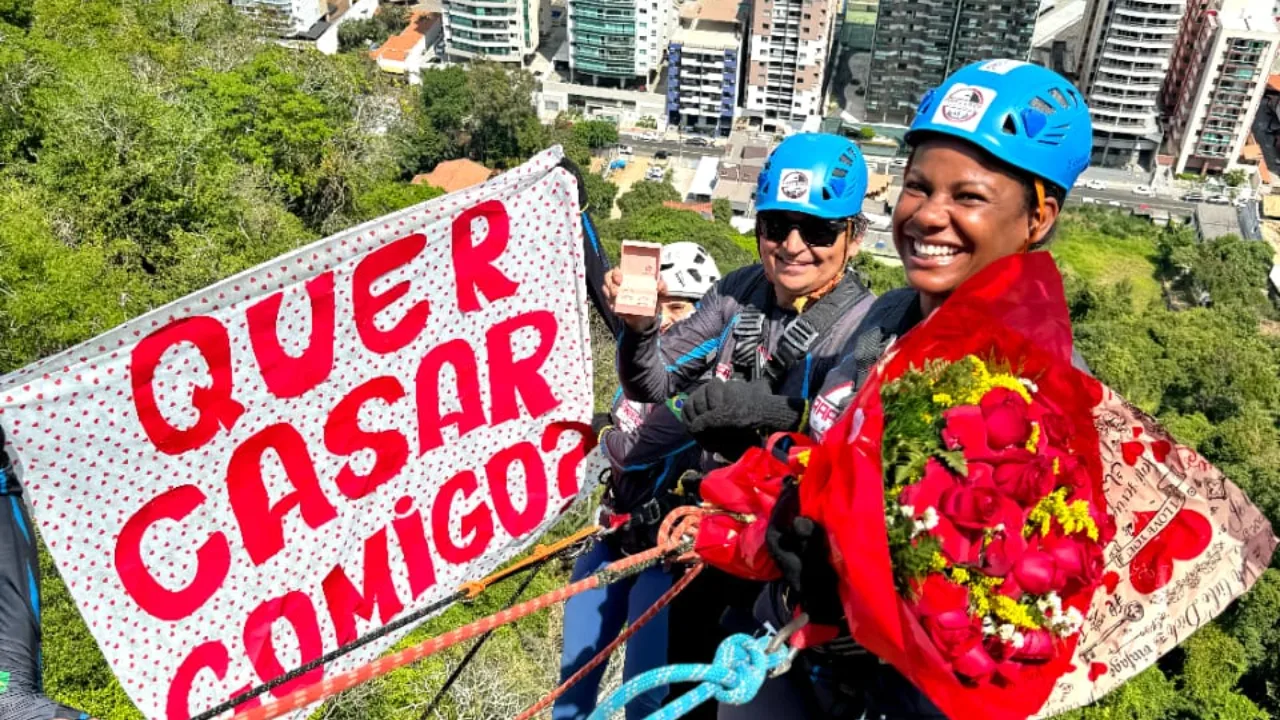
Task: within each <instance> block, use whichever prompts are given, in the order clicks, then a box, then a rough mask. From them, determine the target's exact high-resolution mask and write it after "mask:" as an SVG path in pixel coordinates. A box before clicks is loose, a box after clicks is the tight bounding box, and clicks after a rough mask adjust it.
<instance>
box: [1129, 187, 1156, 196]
mask: <svg viewBox="0 0 1280 720" xmlns="http://www.w3.org/2000/svg"><path fill="white" fill-rule="evenodd" d="M1133 194H1134V195H1141V196H1143V197H1151V196H1152V195H1155V194H1156V193H1155V191H1154V190H1152V189H1151V186H1150V185H1138V186H1135V187H1134V188H1133Z"/></svg>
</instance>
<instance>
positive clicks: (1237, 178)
mask: <svg viewBox="0 0 1280 720" xmlns="http://www.w3.org/2000/svg"><path fill="white" fill-rule="evenodd" d="M1222 179H1223V180H1224V181H1225V182H1226V183H1227V185H1230V186H1231V187H1240V186H1241V185H1243V184H1245V182H1246V181H1247V180H1248V179H1249V177H1248V176H1247V175H1245V174H1244V170H1241V169H1240V168H1236V169H1235V170H1228V171H1227V172H1225V173H1223V174H1222Z"/></svg>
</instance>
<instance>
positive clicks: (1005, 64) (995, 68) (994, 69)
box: [978, 60, 1030, 75]
mask: <svg viewBox="0 0 1280 720" xmlns="http://www.w3.org/2000/svg"><path fill="white" fill-rule="evenodd" d="M1023 65H1030V63H1026V62H1023V61H1021V60H988V61H987V62H985V63H983V64H982V67H980V68H978V69H979V70H985V71H987V72H989V73H996V74H997V75H1004V74H1005V73H1007V72H1009V71H1010V70H1013V69H1014V68H1020V67H1022V66H1023Z"/></svg>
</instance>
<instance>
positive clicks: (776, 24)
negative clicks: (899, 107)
mask: <svg viewBox="0 0 1280 720" xmlns="http://www.w3.org/2000/svg"><path fill="white" fill-rule="evenodd" d="M840 9H841V7H840V3H839V2H837V1H836V0H756V1H755V2H754V4H753V6H752V8H751V23H750V32H749V36H748V39H747V51H748V58H749V59H748V63H747V67H746V75H745V77H744V79H743V83H744V85H745V86H746V92H745V100H744V103H743V115H745V116H746V117H747V118H748V120H749V123H750V125H751V126H752V127H756V128H761V129H763V130H766V131H769V132H780V131H782V130H783V128H791V129H796V130H798V129H800V128H801V127H803V126H804V125H805V123H806V121H808V119H809V118H811V117H821V116H822V114H823V111H824V109H825V108H823V106H822V105H823V90H824V87H825V83H826V81H827V79H828V75H829V73H828V68H827V66H828V64H829V60H830V58H831V55H832V52H831V47H832V43H833V41H834V39H835V26H836V15H837V13H839V12H840Z"/></svg>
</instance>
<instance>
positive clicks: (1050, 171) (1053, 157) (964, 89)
mask: <svg viewBox="0 0 1280 720" xmlns="http://www.w3.org/2000/svg"><path fill="white" fill-rule="evenodd" d="M922 132H932V133H942V134H945V135H953V136H955V137H958V138H962V139H964V140H968V141H969V142H971V143H973V144H974V145H977V146H978V147H980V148H982V149H983V150H986V151H987V152H988V153H990V154H992V155H994V156H995V157H996V158H997V159H999V160H1002V161H1003V162H1006V163H1008V164H1009V165H1012V166H1014V167H1016V168H1020V169H1022V170H1025V171H1027V172H1028V173H1031V174H1032V175H1035V176H1037V177H1039V178H1041V179H1043V180H1047V181H1049V182H1051V183H1053V184H1055V185H1057V186H1059V187H1061V188H1062V189H1063V190H1070V189H1071V186H1072V185H1074V184H1075V182H1076V178H1078V177H1080V173H1082V172H1084V170H1085V168H1087V167H1089V156H1090V154H1091V153H1092V149H1093V123H1092V122H1091V121H1090V120H1089V108H1088V106H1087V105H1085V102H1084V98H1083V97H1082V96H1081V95H1080V91H1079V90H1077V89H1076V88H1075V86H1074V85H1072V84H1071V82H1070V81H1068V80H1067V79H1066V78H1064V77H1062V76H1061V75H1059V74H1058V73H1056V72H1054V71H1052V70H1049V69H1048V68H1044V67H1041V66H1039V65H1033V64H1032V63H1028V62H1022V61H1021V60H984V61H981V62H976V63H973V64H972V65H967V66H965V67H963V68H961V69H959V70H957V71H956V72H954V73H952V75H951V76H950V77H948V78H947V79H946V80H944V81H943V83H942V84H941V85H939V86H938V87H936V88H934V89H933V90H930V91H929V92H927V93H925V96H924V99H923V100H921V101H920V107H919V109H918V110H917V111H916V117H915V120H914V121H913V122H912V123H911V129H910V130H908V131H907V138H906V139H907V142H908V143H915V142H916V141H915V140H913V136H916V135H917V134H918V133H922Z"/></svg>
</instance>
